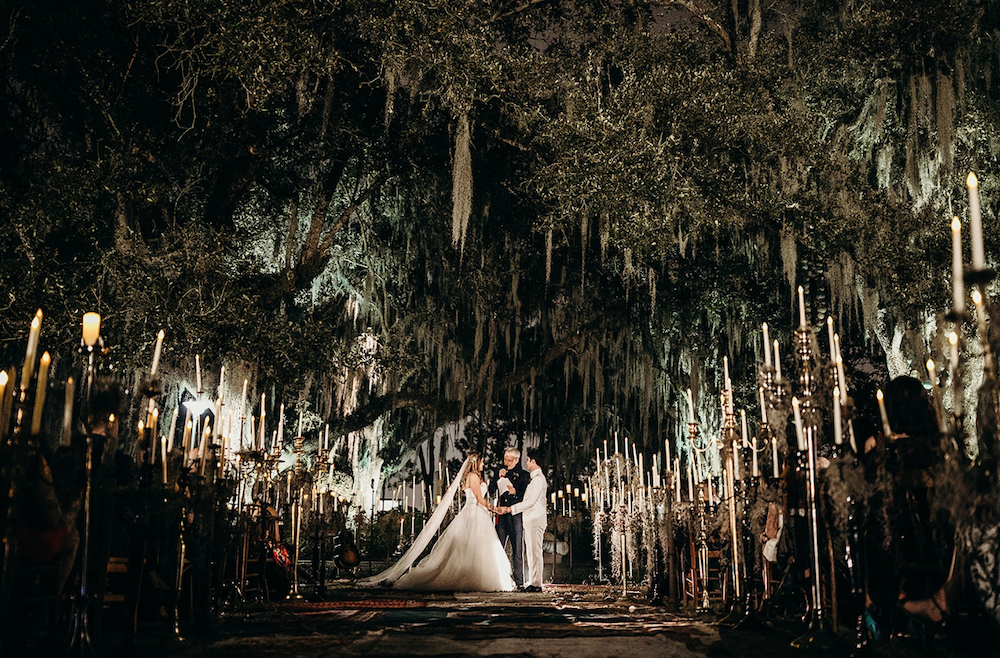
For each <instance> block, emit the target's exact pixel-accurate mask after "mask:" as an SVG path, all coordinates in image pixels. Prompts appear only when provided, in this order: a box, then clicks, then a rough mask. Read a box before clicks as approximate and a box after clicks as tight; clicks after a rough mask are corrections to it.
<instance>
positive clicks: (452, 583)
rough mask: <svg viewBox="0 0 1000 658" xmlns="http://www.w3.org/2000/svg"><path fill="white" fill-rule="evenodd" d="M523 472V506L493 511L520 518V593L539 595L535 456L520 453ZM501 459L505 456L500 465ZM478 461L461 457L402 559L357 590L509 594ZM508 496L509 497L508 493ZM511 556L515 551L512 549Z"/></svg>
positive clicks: (541, 486) (541, 490) (540, 529)
mask: <svg viewBox="0 0 1000 658" xmlns="http://www.w3.org/2000/svg"><path fill="white" fill-rule="evenodd" d="M526 457H527V461H526V466H527V467H528V472H529V473H530V477H529V478H528V484H527V486H526V488H525V489H524V496H523V500H521V501H520V502H517V503H513V504H511V505H503V506H500V507H498V508H496V510H495V511H496V512H497V513H500V514H504V515H510V514H520V515H521V519H522V524H523V528H524V535H525V553H526V555H527V562H528V573H529V579H528V586H527V587H525V589H526V590H530V591H541V587H542V537H543V535H544V534H545V524H546V515H545V490H546V482H545V476H544V475H543V474H542V465H541V463H540V462H539V460H540V459H542V455H541V453H540V452H539V451H538V450H537V449H532V448H529V449H528V450H527V451H526ZM506 458H507V455H506V454H505V460H506ZM482 473H483V458H482V456H481V455H479V454H478V453H470V454H469V455H468V457H466V459H465V462H464V463H463V464H462V468H461V470H460V471H459V475H458V476H457V477H456V478H455V481H454V482H453V483H452V485H451V486H450V487H449V488H448V491H447V492H446V493H445V495H444V496H442V498H441V502H440V503H439V504H438V506H437V509H435V510H434V513H433V514H432V515H431V518H430V519H428V521H427V523H426V524H425V525H424V529H423V530H421V531H420V534H419V535H417V537H416V539H414V541H413V544H412V545H411V546H410V548H409V549H407V551H406V552H405V553H403V556H402V557H401V558H400V559H399V560H398V561H397V562H396V563H395V564H393V565H392V566H390V567H389V568H388V569H386V570H385V571H383V572H381V573H379V574H377V575H375V576H371V577H369V578H365V579H362V580H359V581H358V584H359V585H361V586H362V587H374V586H385V587H389V586H391V587H394V588H396V589H409V590H428V591H429V590H434V591H461V592H509V591H511V590H513V589H514V587H515V583H514V580H513V578H511V563H510V561H508V560H507V554H506V553H505V552H504V548H503V545H502V544H501V543H500V539H499V537H498V535H497V530H496V528H495V526H494V524H493V519H492V517H491V514H490V512H492V511H494V508H493V507H492V505H490V503H489V502H488V501H487V500H486V495H487V491H488V488H487V486H486V483H485V482H483V475H482ZM459 486H461V488H462V490H463V492H464V494H465V504H464V505H463V507H462V509H461V510H460V511H459V513H458V514H457V515H456V516H455V518H454V519H453V520H452V522H451V524H449V525H448V527H447V528H445V530H444V532H442V533H441V536H440V537H439V538H438V540H437V543H436V544H434V547H433V548H432V549H431V552H430V553H429V554H428V555H427V556H426V557H425V558H424V559H423V560H421V561H420V562H419V563H418V564H417V565H416V566H413V568H411V566H412V565H413V563H414V562H415V561H416V560H417V558H418V557H420V554H421V553H423V551H424V549H425V548H427V545H428V544H429V543H430V541H431V539H432V538H433V536H434V534H435V533H436V532H437V530H438V528H439V527H440V526H441V522H442V521H443V520H444V517H445V514H446V513H447V511H448V508H449V507H450V506H451V501H452V500H453V499H454V497H455V494H456V493H457V490H458V487H459ZM508 493H509V491H508ZM515 550H516V547H515Z"/></svg>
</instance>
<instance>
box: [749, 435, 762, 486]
mask: <svg viewBox="0 0 1000 658" xmlns="http://www.w3.org/2000/svg"><path fill="white" fill-rule="evenodd" d="M750 449H751V450H753V453H752V455H753V459H752V462H753V467H752V468H753V476H754V477H755V478H756V477H760V468H759V467H758V465H757V437H756V436H755V437H753V439H752V440H751V441H750Z"/></svg>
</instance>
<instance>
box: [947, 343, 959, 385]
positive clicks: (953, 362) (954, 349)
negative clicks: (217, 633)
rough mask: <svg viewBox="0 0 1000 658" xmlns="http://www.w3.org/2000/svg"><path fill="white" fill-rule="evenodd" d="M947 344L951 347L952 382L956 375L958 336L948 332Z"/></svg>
mask: <svg viewBox="0 0 1000 658" xmlns="http://www.w3.org/2000/svg"><path fill="white" fill-rule="evenodd" d="M948 343H949V344H950V345H951V376H952V381H954V378H955V377H956V376H957V374H958V334H956V333H955V332H954V331H950V332H948Z"/></svg>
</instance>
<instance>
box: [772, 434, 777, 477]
mask: <svg viewBox="0 0 1000 658" xmlns="http://www.w3.org/2000/svg"><path fill="white" fill-rule="evenodd" d="M771 468H772V470H773V471H774V472H773V475H774V479H775V480H777V479H778V475H779V472H778V438H777V437H776V436H774V434H773V433H772V435H771Z"/></svg>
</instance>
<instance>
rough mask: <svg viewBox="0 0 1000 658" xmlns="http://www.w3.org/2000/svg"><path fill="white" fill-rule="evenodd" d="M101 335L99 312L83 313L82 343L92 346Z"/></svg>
mask: <svg viewBox="0 0 1000 658" xmlns="http://www.w3.org/2000/svg"><path fill="white" fill-rule="evenodd" d="M100 336H101V316H100V314H99V313H84V314H83V344H84V345H86V346H87V347H93V346H94V344H95V343H96V342H97V339H98V338H100Z"/></svg>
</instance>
